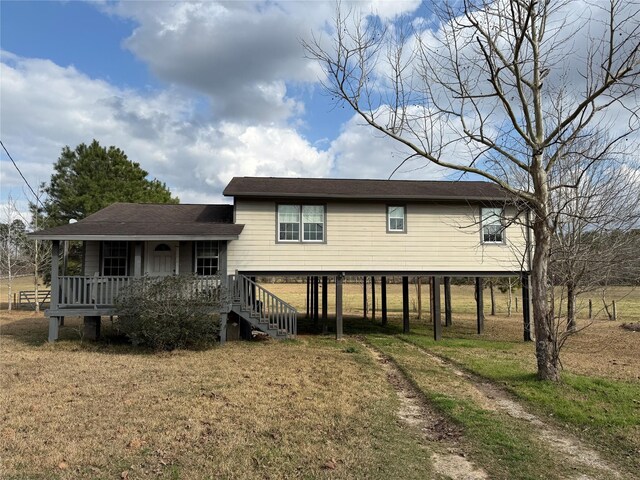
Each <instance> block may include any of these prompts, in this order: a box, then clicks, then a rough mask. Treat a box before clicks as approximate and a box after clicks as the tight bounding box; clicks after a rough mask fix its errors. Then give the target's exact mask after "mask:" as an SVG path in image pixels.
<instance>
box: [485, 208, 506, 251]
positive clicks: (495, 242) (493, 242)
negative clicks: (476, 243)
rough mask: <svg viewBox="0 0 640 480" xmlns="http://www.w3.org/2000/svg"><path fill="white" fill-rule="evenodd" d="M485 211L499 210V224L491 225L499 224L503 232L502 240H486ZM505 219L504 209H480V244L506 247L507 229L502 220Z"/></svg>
mask: <svg viewBox="0 0 640 480" xmlns="http://www.w3.org/2000/svg"><path fill="white" fill-rule="evenodd" d="M485 210H497V211H498V214H497V215H498V222H495V221H493V222H491V223H490V224H489V225H493V224H495V223H499V224H500V227H501V228H502V230H501V231H500V233H501V238H500V240H485V239H484V227H485V216H484V211H485ZM503 218H504V209H503V208H502V207H480V242H481V243H482V244H483V245H504V244H505V243H506V232H507V229H506V227H505V226H504V223H503V221H502V219H503Z"/></svg>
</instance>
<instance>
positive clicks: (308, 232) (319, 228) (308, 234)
mask: <svg viewBox="0 0 640 480" xmlns="http://www.w3.org/2000/svg"><path fill="white" fill-rule="evenodd" d="M302 224H303V229H304V236H303V239H304V240H308V241H312V242H322V241H323V240H324V207H323V206H322V205H305V206H303V207H302Z"/></svg>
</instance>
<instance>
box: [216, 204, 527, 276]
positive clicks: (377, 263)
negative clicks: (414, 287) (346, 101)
mask: <svg viewBox="0 0 640 480" xmlns="http://www.w3.org/2000/svg"><path fill="white" fill-rule="evenodd" d="M275 212H276V207H275V203H274V202H268V201H264V202H260V201H245V200H236V223H239V224H244V225H245V227H244V230H243V232H242V234H241V235H240V238H239V239H238V240H234V241H231V242H229V246H228V268H229V272H233V271H235V270H239V271H248V270H252V271H269V270H271V271H301V272H304V271H308V270H316V271H340V270H344V271H349V270H351V271H358V270H366V271H376V270H377V271H385V270H386V271H469V272H474V271H479V272H483V271H518V270H520V263H521V261H522V257H523V253H524V245H525V242H524V238H525V237H524V230H523V228H522V227H521V226H519V225H511V226H509V228H508V229H507V232H506V238H507V243H506V245H482V244H481V243H480V232H479V226H478V217H479V207H477V206H466V205H436V204H409V205H407V233H405V234H402V233H387V231H386V204H385V203H342V202H330V203H328V204H327V225H326V234H327V239H326V240H327V241H326V243H324V244H313V243H277V242H276V213H275Z"/></svg>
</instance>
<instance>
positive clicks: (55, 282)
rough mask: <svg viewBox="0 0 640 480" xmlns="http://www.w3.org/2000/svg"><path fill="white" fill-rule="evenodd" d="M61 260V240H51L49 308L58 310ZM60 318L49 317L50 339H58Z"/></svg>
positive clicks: (51, 340) (52, 340)
mask: <svg viewBox="0 0 640 480" xmlns="http://www.w3.org/2000/svg"><path fill="white" fill-rule="evenodd" d="M59 262H60V241H59V240H53V241H52V242H51V299H50V300H51V301H50V305H49V308H50V309H51V310H57V309H58V304H59V302H60V279H59V278H58V275H59V267H60V265H59ZM59 322H60V319H59V318H58V317H49V341H50V342H55V341H56V340H57V339H58V329H59V327H60V324H59Z"/></svg>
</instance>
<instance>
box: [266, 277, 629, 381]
mask: <svg viewBox="0 0 640 480" xmlns="http://www.w3.org/2000/svg"><path fill="white" fill-rule="evenodd" d="M265 287H266V288H268V289H271V290H272V291H274V293H277V294H278V295H281V296H282V297H283V298H284V299H286V300H287V301H289V302H290V303H292V304H293V306H295V307H296V308H298V310H299V311H300V312H301V313H302V314H303V315H304V313H305V297H306V285H305V284H266V285H265ZM428 292H429V290H428V287H426V286H423V294H422V297H423V315H422V320H418V319H417V312H416V311H415V309H412V311H411V316H412V319H411V328H412V331H414V332H422V333H424V334H425V335H428V336H431V335H432V333H431V332H432V329H431V325H430V320H429V305H428V298H429V297H428ZM518 293H519V292H518ZM415 294H416V291H415V288H414V286H413V285H412V286H411V289H410V293H409V295H410V302H411V304H412V305H415V296H416V295H415ZM369 295H370V291H369ZM379 295H380V291H379V285H378V290H377V298H376V303H377V305H378V306H379V305H380V296H379ZM387 295H388V300H387V301H388V309H389V316H390V318H389V322H390V330H391V331H395V332H397V331H398V329H399V327H400V325H401V311H402V293H401V285H398V284H392V285H388V287H387ZM451 297H452V302H453V327H452V328H444V327H443V334H444V337H445V338H460V339H470V340H481V341H484V340H489V341H501V342H510V343H512V348H511V350H510V351H509V352H507V353H503V352H500V353H499V354H500V355H505V354H509V355H511V356H512V357H513V360H514V361H517V362H520V363H522V364H523V365H526V366H527V367H528V368H529V369H531V370H532V371H533V369H534V368H535V357H534V345H533V343H524V342H522V338H523V325H522V313H521V309H520V308H519V310H520V311H519V312H515V311H513V313H512V316H511V317H507V316H506V297H507V295H506V294H503V293H501V292H499V291H498V290H497V289H496V307H497V308H496V313H497V315H496V316H491V315H489V313H490V307H489V298H488V297H489V293H488V291H485V293H484V298H485V322H484V333H483V334H482V335H481V336H478V335H477V334H476V317H475V300H474V292H473V287H472V286H468V285H453V286H452V287H451ZM596 298H597V297H596V296H594V297H593V302H594V313H597V314H598V316H597V317H596V318H595V320H593V321H592V322H590V321H589V320H588V319H587V318H585V317H586V315H587V310H586V302H584V301H582V302H581V305H582V306H583V307H585V308H583V309H581V310H580V314H581V315H579V318H578V327H579V328H582V327H585V328H584V329H583V330H581V331H580V332H579V333H578V334H576V335H573V336H571V337H570V338H569V340H568V341H567V344H566V345H565V347H564V349H563V350H562V362H563V365H564V367H565V368H566V369H567V370H568V371H571V372H573V373H578V374H584V375H596V376H602V377H606V378H615V379H621V380H640V333H638V332H632V331H629V330H624V329H622V328H620V325H621V324H622V323H624V322H637V321H640V288H635V289H634V288H631V287H613V288H612V289H611V290H610V295H609V297H608V299H609V300H610V299H617V300H618V301H617V303H618V312H619V319H618V321H616V322H612V321H609V320H605V315H604V313H603V312H602V310H601V309H600V308H599V307H598V309H596V308H595V306H596ZM328 299H329V315H330V316H331V320H330V324H331V322H332V321H333V315H334V312H335V286H334V285H329V296H328ZM344 299H345V300H344V310H345V315H347V316H349V318H347V319H346V321H345V331H358V332H359V331H364V330H365V329H366V328H370V326H371V322H370V321H363V320H362V315H363V307H362V303H363V302H362V284H353V283H352V284H346V285H345V290H344ZM598 301H600V300H598ZM519 306H520V304H519ZM514 307H515V304H514ZM378 308H379V307H378ZM514 310H515V308H514ZM369 316H370V313H369ZM379 318H380V312H379V311H378V313H377V322H378V323H379ZM394 328H395V330H393V329H394ZM471 351H472V352H473V354H474V355H484V356H490V355H492V354H494V352H492V350H486V345H485V344H482V343H479V344H478V345H477V347H476V348H473V347H470V352H471ZM496 354H497V353H496Z"/></svg>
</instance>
